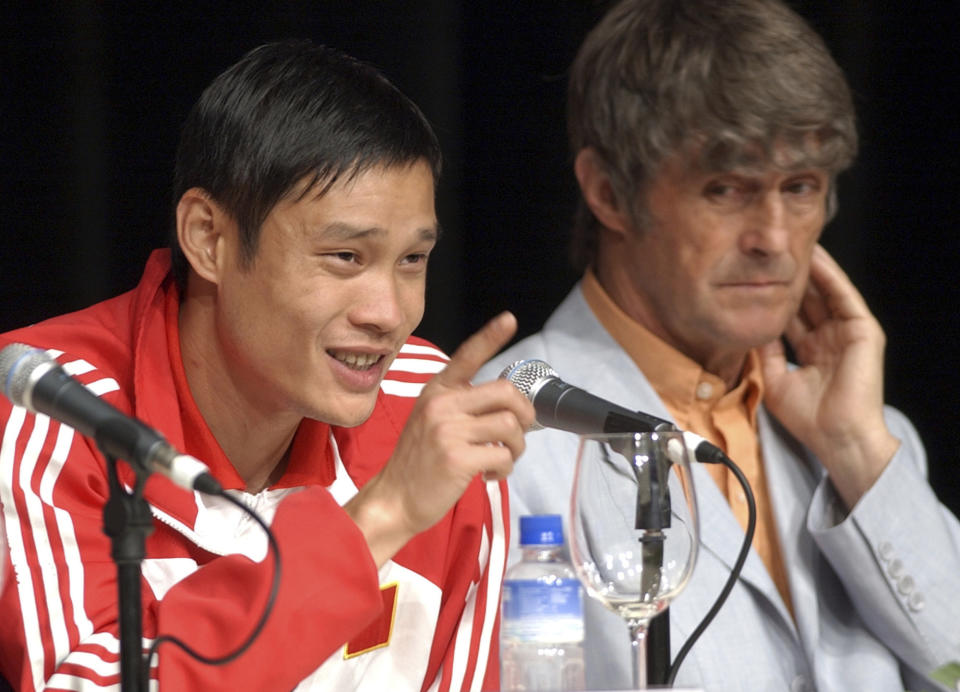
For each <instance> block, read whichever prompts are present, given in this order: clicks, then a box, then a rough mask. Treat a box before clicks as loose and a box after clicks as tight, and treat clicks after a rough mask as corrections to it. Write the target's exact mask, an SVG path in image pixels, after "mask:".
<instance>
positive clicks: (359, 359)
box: [327, 351, 383, 370]
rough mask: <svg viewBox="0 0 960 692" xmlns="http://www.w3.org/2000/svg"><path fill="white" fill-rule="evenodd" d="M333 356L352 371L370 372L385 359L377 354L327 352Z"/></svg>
mask: <svg viewBox="0 0 960 692" xmlns="http://www.w3.org/2000/svg"><path fill="white" fill-rule="evenodd" d="M327 353H329V354H330V355H331V356H333V357H334V358H336V359H337V360H338V361H340V362H341V363H343V364H344V365H346V366H347V367H348V368H350V369H351V370H369V369H370V368H372V367H373V366H374V365H376V364H377V363H379V362H380V360H381V359H382V358H383V356H381V355H377V354H375V353H350V352H347V351H327Z"/></svg>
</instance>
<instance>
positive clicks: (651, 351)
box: [582, 268, 763, 426]
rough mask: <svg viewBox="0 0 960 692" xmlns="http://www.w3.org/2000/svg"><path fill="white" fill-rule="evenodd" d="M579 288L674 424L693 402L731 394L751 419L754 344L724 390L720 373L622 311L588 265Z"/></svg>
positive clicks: (757, 387)
mask: <svg viewBox="0 0 960 692" xmlns="http://www.w3.org/2000/svg"><path fill="white" fill-rule="evenodd" d="M582 290H583V297H584V299H585V300H586V301H587V305H588V306H589V307H590V309H591V310H592V311H593V314H594V315H595V316H596V318H597V320H598V321H599V322H600V324H601V325H603V327H604V329H606V330H607V331H608V332H609V333H610V336H612V337H613V339H614V341H616V342H617V343H618V344H619V345H620V347H621V348H622V349H623V350H624V351H625V352H626V354H627V355H628V356H629V357H630V359H631V360H632V361H633V362H634V363H635V364H636V365H637V367H638V368H640V370H641V371H642V372H643V374H644V375H645V376H646V378H647V379H648V380H649V382H650V384H651V386H652V387H653V388H654V390H655V391H656V392H657V394H658V395H659V396H660V398H661V399H662V400H663V403H664V404H665V405H666V407H667V409H668V410H669V411H670V412H671V413H672V414H673V415H674V416H675V417H676V418H677V419H678V420H677V423H678V424H680V425H681V426H682V425H683V424H684V419H686V418H687V415H686V412H687V411H689V410H690V408H691V407H693V406H695V405H702V404H703V403H704V402H709V405H711V406H714V405H717V404H721V403H723V404H727V403H729V402H730V401H731V400H735V401H739V402H742V403H743V405H745V406H746V408H747V413H748V415H749V416H750V420H751V423H752V424H755V423H756V412H757V408H758V407H759V405H760V401H761V400H762V398H763V377H762V373H761V369H760V358H759V354H758V353H757V351H756V349H751V350H750V351H749V353H748V355H747V359H746V362H745V363H744V369H743V373H742V375H741V377H740V381H739V382H738V384H737V386H736V387H734V389H733V390H731V391H730V392H727V391H726V386H725V383H724V382H723V380H722V379H721V378H720V377H718V376H717V375H714V374H713V373H710V372H707V371H706V370H704V369H703V368H702V367H700V365H699V364H698V363H696V362H695V361H694V360H692V359H691V358H688V357H687V356H686V355H684V354H683V353H681V352H680V351H678V350H677V349H675V348H673V347H672V346H670V345H669V344H668V343H667V342H665V341H663V340H662V339H660V338H659V337H657V336H656V335H654V334H653V333H652V332H651V331H649V330H648V329H646V328H645V327H644V326H643V325H641V324H640V323H639V322H637V321H636V320H634V319H633V318H631V317H630V316H629V315H627V314H626V313H625V312H624V311H623V310H622V309H621V308H620V306H619V305H617V304H616V303H615V302H614V301H613V299H612V298H611V297H610V296H609V295H608V294H607V292H606V291H605V290H604V289H603V286H601V285H600V281H599V280H598V279H597V277H596V274H594V272H593V270H592V269H589V268H588V269H587V271H586V274H585V275H584V277H583V281H582Z"/></svg>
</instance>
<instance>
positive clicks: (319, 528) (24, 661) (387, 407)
mask: <svg viewBox="0 0 960 692" xmlns="http://www.w3.org/2000/svg"><path fill="white" fill-rule="evenodd" d="M177 305H178V295H177V289H176V288H175V285H174V283H173V281H172V279H171V277H170V275H169V258H168V255H167V253H166V251H158V252H157V253H155V254H154V255H153V256H152V257H151V258H150V261H149V262H148V264H147V267H146V269H145V272H144V275H143V278H142V280H141V282H140V284H139V286H138V287H137V288H136V289H134V290H133V291H131V292H129V293H126V294H124V295H122V296H119V297H117V298H114V299H112V300H108V301H106V302H104V303H100V304H98V305H95V306H93V307H91V308H88V309H86V310H82V311H79V312H76V313H72V314H69V315H65V316H62V317H58V318H54V319H52V320H48V321H46V322H42V323H40V324H38V325H35V326H32V327H27V328H25V329H21V330H17V331H14V332H10V333H7V334H5V335H3V336H2V337H0V347H2V346H3V345H5V344H6V343H8V342H23V343H28V344H31V345H34V346H38V347H41V348H44V349H48V350H51V352H53V353H54V354H56V355H57V357H58V360H59V361H60V362H61V364H62V365H63V366H64V368H65V369H66V370H67V371H68V372H69V373H70V374H72V375H73V376H74V377H76V378H77V379H79V380H80V381H81V382H83V383H84V384H86V385H87V386H88V387H89V388H90V389H91V390H92V391H93V392H95V393H96V394H98V395H100V396H102V397H103V398H104V399H105V400H107V401H109V402H110V403H111V404H113V405H114V406H116V407H117V408H119V409H120V410H121V411H124V412H125V413H128V414H130V415H133V416H136V417H137V418H140V419H141V420H143V421H145V422H146V423H147V424H149V425H150V426H152V427H154V428H156V429H158V430H159V431H161V432H162V433H163V434H164V436H165V437H166V438H167V439H168V440H169V441H170V442H171V444H173V446H174V447H176V448H178V449H179V450H181V451H183V452H185V453H188V454H191V455H193V456H195V457H197V458H198V459H200V460H201V461H204V462H205V463H206V464H207V465H208V466H209V467H210V469H211V472H212V473H213V474H214V475H215V476H216V477H217V478H218V480H219V481H220V482H221V483H222V484H223V485H224V487H226V488H228V489H235V492H236V493H237V496H239V497H242V499H243V500H244V501H245V502H246V503H247V504H248V505H249V506H251V507H253V508H254V509H255V510H256V511H257V512H259V513H260V514H261V515H262V516H264V517H265V518H266V519H267V520H268V521H269V522H270V523H271V527H272V530H273V532H274V533H275V535H276V537H277V539H278V541H279V543H280V548H281V555H282V559H283V579H282V582H281V585H280V591H279V595H278V598H277V601H276V604H275V607H274V610H273V613H272V615H271V616H270V618H269V620H268V622H267V625H266V627H265V629H264V631H263V632H262V634H261V635H260V636H259V638H258V639H257V640H256V642H255V643H254V644H253V645H252V646H251V648H250V649H249V650H248V651H247V652H246V653H245V654H243V655H242V656H241V657H240V658H238V659H237V660H235V661H233V662H231V663H229V664H227V665H224V666H207V665H203V664H200V663H198V662H196V661H193V660H192V659H191V658H189V657H188V656H187V655H186V654H184V653H183V652H182V651H181V650H180V649H179V648H177V647H174V646H172V645H170V644H163V645H161V646H160V648H159V655H158V656H155V657H154V660H153V668H152V670H151V675H152V678H153V679H154V680H158V681H159V687H160V689H161V690H191V689H195V690H216V689H223V690H258V691H260V690H290V689H293V688H297V689H303V690H308V689H318V690H319V689H323V690H377V691H378V692H379V691H381V690H476V689H480V688H483V689H495V688H496V687H497V686H498V678H499V674H498V659H497V655H496V652H497V640H498V625H499V619H498V617H499V613H498V603H499V591H500V584H501V580H502V576H503V570H504V565H505V560H506V547H507V538H508V537H507V531H508V526H509V522H508V520H507V496H506V486H505V484H504V483H495V482H490V483H484V482H482V481H481V480H480V479H479V478H478V479H476V480H475V481H474V482H473V483H472V484H471V485H470V487H469V489H468V490H467V492H466V493H465V494H464V496H463V498H462V499H461V500H460V502H458V503H457V505H456V506H455V507H454V508H453V509H452V510H451V511H450V512H449V513H448V514H447V515H446V516H445V517H444V518H443V519H442V520H441V521H440V522H439V523H438V524H437V525H436V526H434V527H433V528H431V529H430V530H429V531H426V532H424V533H423V534H420V535H419V536H417V537H416V538H414V539H413V540H412V541H410V543H408V544H407V545H406V546H405V547H404V548H403V549H402V550H401V551H400V552H399V553H397V555H396V556H394V558H393V559H392V560H390V561H389V562H388V563H387V564H385V565H384V566H383V567H382V568H381V569H380V570H379V573H378V570H377V569H376V567H375V565H374V563H373V561H372V559H371V557H370V554H369V552H368V550H367V547H366V544H365V542H364V540H363V537H362V536H361V534H360V531H359V530H358V529H357V527H356V525H355V524H354V523H353V522H352V521H351V520H350V518H349V517H348V516H347V514H346V513H345V512H344V511H343V510H342V509H341V505H342V504H343V503H344V502H346V501H347V500H348V499H349V498H350V497H351V496H352V495H353V493H355V492H356V489H357V487H359V486H362V485H363V483H365V482H366V481H367V480H368V479H369V478H370V477H371V476H373V475H374V474H375V473H376V472H377V471H378V470H379V469H380V468H381V467H382V466H383V464H384V463H385V462H386V460H387V459H388V458H389V456H390V454H391V453H392V450H393V447H394V444H395V442H396V439H397V437H398V435H399V433H400V430H401V428H402V427H403V424H404V422H405V421H406V418H407V416H408V415H409V413H410V410H411V408H412V406H413V403H414V401H415V398H416V396H417V395H418V394H419V392H420V389H421V388H422V386H423V383H424V382H425V381H426V380H427V379H428V378H429V376H430V373H433V372H437V371H438V370H439V369H441V368H442V367H443V364H444V362H445V360H446V357H445V356H444V355H443V354H442V353H441V352H440V351H439V350H437V349H436V348H434V347H433V346H431V345H430V344H428V343H427V342H425V341H422V340H419V339H416V338H411V339H410V340H409V341H408V343H407V345H406V346H404V348H403V350H402V351H401V353H400V355H399V356H398V357H397V359H396V361H395V362H394V364H393V366H392V367H391V370H390V372H389V373H388V374H387V376H386V378H385V380H384V381H383V383H382V385H381V391H380V394H379V397H378V400H377V405H376V408H375V409H374V412H373V415H372V416H371V417H370V419H369V420H368V421H367V422H365V423H364V424H363V425H361V426H358V427H356V428H349V429H347V428H335V427H334V428H331V426H328V425H326V424H322V423H318V422H316V421H310V420H304V421H303V423H302V424H301V426H300V428H299V430H298V432H297V435H296V437H295V439H294V442H293V446H292V450H291V458H290V462H289V465H288V467H287V470H286V472H285V474H284V476H283V478H281V479H280V481H279V482H278V483H277V484H276V485H274V486H272V487H271V488H269V489H267V490H265V491H263V492H261V493H258V494H256V495H250V494H248V493H245V492H243V491H242V488H243V487H244V485H243V482H242V481H241V479H240V478H239V476H238V475H237V474H236V472H235V471H234V469H233V467H232V466H231V464H230V462H229V460H227V459H226V457H225V456H224V454H223V452H222V450H221V449H220V448H219V446H218V445H217V443H216V440H215V439H214V438H213V436H212V434H211V433H210V431H209V430H208V429H207V427H206V424H205V423H204V421H203V419H202V417H201V416H200V414H199V411H198V410H197V408H196V405H195V404H194V402H193V400H192V398H191V396H190V393H189V388H188V387H187V384H186V380H185V377H184V374H183V369H182V365H181V360H180V352H179V338H178V333H177ZM0 399H2V401H0V429H2V439H0V503H2V508H3V516H4V520H5V524H6V533H7V542H8V545H9V556H8V558H7V560H8V563H9V564H8V565H7V578H6V580H5V583H4V584H3V587H2V588H3V590H2V593H0V672H2V673H3V675H4V676H5V677H6V678H7V679H9V680H10V681H11V682H12V683H13V685H14V686H15V688H17V689H23V690H39V689H70V690H87V689H90V690H100V689H103V688H104V687H105V686H110V685H116V684H117V683H118V682H119V679H120V667H119V640H118V622H117V589H116V568H115V565H114V563H113V562H112V560H111V557H110V548H111V546H110V540H109V539H108V538H107V536H105V535H104V533H103V529H102V524H103V519H102V508H103V505H104V503H105V502H106V500H107V497H108V487H107V477H106V470H105V463H104V460H103V457H102V456H101V455H100V453H99V451H98V450H97V447H96V445H95V444H94V443H93V441H91V440H89V439H87V438H84V437H81V436H80V435H79V434H77V433H76V432H75V431H73V430H72V429H71V428H69V427H68V426H65V425H61V424H59V423H58V422H56V421H54V420H51V419H50V418H48V417H47V416H43V415H38V416H34V415H33V414H31V413H29V412H27V411H26V410H24V409H23V408H20V407H14V406H12V405H11V404H10V403H9V402H8V401H6V399H4V398H2V397H0ZM121 466H122V468H123V469H124V470H125V471H129V470H128V469H127V468H126V467H125V465H121ZM132 478H133V476H132V472H130V473H129V475H128V476H127V478H126V481H127V482H128V483H132ZM145 496H146V499H147V500H148V502H149V503H150V506H151V511H152V514H153V517H154V530H153V533H152V534H151V535H150V537H149V538H148V539H147V558H146V559H145V560H144V562H143V567H142V575H143V579H142V592H143V629H144V638H145V646H148V645H149V641H150V640H152V639H153V638H154V637H156V636H157V635H158V634H172V635H175V636H177V637H179V638H181V639H183V640H185V641H186V642H187V643H189V644H190V645H192V646H193V647H194V648H195V649H197V650H198V651H199V652H200V653H202V654H205V655H208V656H219V655H223V654H225V653H227V652H229V651H231V650H232V649H233V648H234V647H235V646H237V645H238V644H239V643H240V642H241V641H242V640H243V639H245V638H246V636H247V633H248V632H250V631H251V629H252V626H253V624H254V623H255V621H256V620H257V618H258V617H259V615H260V613H261V608H262V605H263V603H264V601H265V600H266V594H267V592H268V590H269V586H270V578H271V574H272V561H271V559H270V558H266V559H265V556H266V540H265V538H264V536H263V534H262V532H261V530H260V529H259V527H257V526H256V524H254V523H253V522H252V521H250V520H249V518H248V517H246V515H244V514H243V513H242V512H240V511H239V510H237V509H236V508H234V507H233V506H232V505H230V504H229V503H227V502H226V501H224V500H223V499H222V498H215V497H214V498H211V497H207V496H204V495H201V494H199V493H188V492H186V491H184V490H181V489H180V488H178V487H176V486H174V485H173V484H172V483H171V482H169V481H168V480H167V479H166V478H164V477H162V476H158V475H153V476H151V477H150V479H149V480H148V481H147V485H146V491H145ZM155 684H156V683H154V685H155Z"/></svg>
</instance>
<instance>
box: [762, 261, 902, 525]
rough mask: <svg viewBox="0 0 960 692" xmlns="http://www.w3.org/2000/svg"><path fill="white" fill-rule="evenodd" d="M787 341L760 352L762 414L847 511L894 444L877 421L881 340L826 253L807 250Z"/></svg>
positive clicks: (882, 465) (880, 399)
mask: <svg viewBox="0 0 960 692" xmlns="http://www.w3.org/2000/svg"><path fill="white" fill-rule="evenodd" d="M785 336H786V338H787V340H788V341H789V342H790V344H791V346H792V347H793V349H794V352H795V353H796V355H797V359H798V361H799V363H800V365H799V367H797V368H795V369H790V368H788V366H787V363H786V360H785V357H784V348H783V344H782V343H781V342H780V340H776V341H774V342H772V343H770V344H767V345H766V346H764V347H763V348H762V349H761V351H760V355H761V362H762V366H763V377H764V386H765V395H764V402H765V404H766V405H767V408H768V409H770V411H771V412H772V413H773V414H774V415H775V416H776V417H777V418H778V419H779V420H780V421H781V422H782V423H783V424H784V425H785V426H786V427H787V429H788V430H789V431H790V432H791V434H793V435H794V436H795V437H796V438H797V439H798V440H800V441H801V442H802V443H803V444H804V445H806V446H807V447H809V448H810V449H811V450H812V451H813V452H814V453H815V454H816V455H817V456H818V457H819V458H820V460H821V462H822V463H823V465H824V467H825V468H826V470H827V473H829V475H830V478H831V481H832V482H833V485H834V487H835V488H836V490H837V492H838V493H839V494H840V497H841V498H843V500H844V502H846V504H847V507H848V508H852V507H853V505H854V504H856V502H857V500H858V499H859V498H860V497H861V495H863V493H864V492H866V491H867V490H868V489H869V488H870V486H871V485H873V483H874V481H876V479H877V478H878V477H879V476H880V474H881V472H882V471H883V469H884V468H885V467H886V465H887V463H888V462H889V461H890V459H891V457H892V456H893V454H894V452H896V450H897V447H898V445H899V440H897V439H896V438H895V437H893V435H891V433H890V431H889V430H888V429H887V427H886V424H885V422H884V419H883V351H884V347H885V345H886V337H885V336H884V333H883V329H882V328H881V327H880V324H879V323H878V322H877V320H876V319H875V318H874V316H873V314H872V313H871V312H870V310H869V308H868V307H867V304H866V302H865V301H864V300H863V297H862V296H861V295H860V293H859V291H857V289H856V287H855V286H854V285H853V283H852V282H851V281H850V279H849V278H848V277H847V275H846V274H845V273H844V272H843V270H842V269H841V268H840V266H839V265H838V264H837V263H836V262H835V261H834V259H833V258H832V257H830V255H829V254H827V251H826V250H824V249H823V248H822V247H821V246H819V245H817V246H816V247H815V248H814V252H813V256H812V260H811V265H810V281H809V284H808V286H807V292H806V294H805V295H804V297H803V300H802V302H801V305H800V310H799V312H798V313H797V315H796V316H795V317H794V318H793V319H792V320H791V322H790V324H789V325H787V331H786V335H785Z"/></svg>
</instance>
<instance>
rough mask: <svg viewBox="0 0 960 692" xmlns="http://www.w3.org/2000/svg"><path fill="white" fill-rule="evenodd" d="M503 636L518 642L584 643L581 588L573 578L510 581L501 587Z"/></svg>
mask: <svg viewBox="0 0 960 692" xmlns="http://www.w3.org/2000/svg"><path fill="white" fill-rule="evenodd" d="M500 626H501V628H502V629H503V636H504V637H506V638H508V639H513V640H519V641H537V642H557V643H561V642H579V641H582V640H583V589H582V587H581V586H580V582H579V581H577V580H576V579H569V578H567V579H564V578H562V577H551V578H550V581H540V580H537V579H509V580H507V581H505V582H504V584H503V619H502V622H501V624H500Z"/></svg>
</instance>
